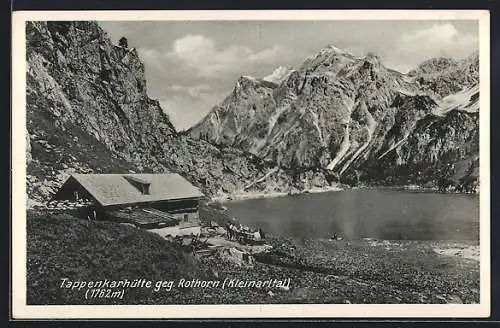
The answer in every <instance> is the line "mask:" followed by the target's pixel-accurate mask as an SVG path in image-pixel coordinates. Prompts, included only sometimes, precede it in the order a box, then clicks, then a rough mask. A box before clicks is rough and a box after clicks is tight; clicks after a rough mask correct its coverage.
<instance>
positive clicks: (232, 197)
mask: <svg viewBox="0 0 500 328" xmlns="http://www.w3.org/2000/svg"><path fill="white" fill-rule="evenodd" d="M347 190H394V191H408V192H423V193H444V194H464V195H479V192H477V193H464V192H455V191H446V192H443V191H439V189H438V188H436V187H423V186H418V185H402V186H364V185H363V186H355V187H351V186H346V185H337V186H328V187H314V188H309V189H304V190H301V191H291V192H279V191H269V192H268V191H250V192H240V193H234V194H218V195H215V196H213V197H211V200H213V201H217V202H226V201H240V200H247V199H263V198H277V197H285V196H294V195H303V194H314V193H325V192H334V191H347Z"/></svg>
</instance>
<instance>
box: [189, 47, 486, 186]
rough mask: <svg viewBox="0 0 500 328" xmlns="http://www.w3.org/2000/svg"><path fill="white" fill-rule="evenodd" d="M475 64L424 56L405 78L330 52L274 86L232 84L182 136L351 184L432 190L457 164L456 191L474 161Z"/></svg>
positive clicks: (375, 61) (245, 80)
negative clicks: (446, 170)
mask: <svg viewBox="0 0 500 328" xmlns="http://www.w3.org/2000/svg"><path fill="white" fill-rule="evenodd" d="M478 64H479V61H478V56H477V54H474V55H472V56H470V57H468V58H466V59H464V60H461V61H454V60H451V59H443V58H441V59H432V60H429V61H426V62H424V63H422V64H421V65H419V67H418V68H417V69H415V70H413V71H411V72H410V74H408V75H404V74H401V73H399V72H396V71H393V70H390V69H387V68H386V67H384V66H383V65H382V63H381V62H380V60H379V58H378V57H377V56H376V55H373V54H369V55H367V56H365V57H362V58H357V57H355V56H353V55H351V54H349V53H347V52H344V51H342V50H340V49H338V48H335V47H333V46H329V47H326V48H324V49H322V50H321V51H320V52H319V53H318V54H316V55H315V56H311V57H309V58H307V59H306V60H305V61H304V63H303V64H302V66H301V67H300V68H299V70H297V71H293V72H291V73H290V74H288V75H287V78H286V79H285V80H283V81H282V82H281V84H279V85H278V86H276V85H272V86H268V85H265V84H263V83H262V82H261V80H258V79H253V78H249V77H242V78H240V79H239V80H238V82H237V84H236V87H235V89H234V90H233V92H232V93H231V94H230V95H229V96H228V97H227V98H226V99H225V100H224V101H223V102H222V103H221V105H219V106H216V107H214V108H213V109H212V111H211V112H210V113H209V114H208V115H207V116H206V117H205V119H204V120H202V121H201V122H200V123H199V124H197V125H196V126H194V127H193V128H192V129H190V131H189V134H190V135H191V136H192V137H194V138H201V139H205V140H208V141H209V142H211V143H214V144H218V145H225V146H232V147H238V148H240V149H242V150H244V151H248V152H251V153H253V154H255V155H256V156H258V157H260V158H263V159H265V160H266V161H268V162H271V163H276V164H277V165H278V166H280V167H282V168H284V169H285V170H286V169H289V170H291V171H293V172H296V171H316V172H321V173H322V174H323V175H324V176H325V177H327V178H328V179H327V180H330V181H332V180H333V181H341V182H346V183H349V184H358V183H360V182H365V183H370V184H374V183H383V184H390V185H393V184H412V183H418V184H429V185H430V186H437V185H439V184H440V183H439V181H441V180H442V179H443V174H444V173H443V170H444V167H448V166H449V165H452V164H456V163H461V164H460V165H459V166H460V167H462V166H466V167H468V168H467V170H465V171H464V170H460V171H461V174H463V175H462V176H458V175H456V174H455V173H454V174H452V175H453V176H454V178H453V179H451V180H450V179H448V180H449V181H451V182H450V183H449V185H451V186H455V187H457V186H459V185H460V183H461V182H460V181H459V180H460V179H462V180H463V179H466V177H468V175H469V174H470V172H472V171H474V170H473V169H470V168H471V167H475V164H474V163H476V162H477V158H478V154H479V151H478V149H479V148H478V136H479V125H478V111H479V106H478V97H479V91H478V81H479V80H478V66H479V65H478ZM416 167H418V168H420V169H419V170H417V172H420V173H417V174H413V173H412V172H413V169H414V168H416ZM410 173H411V174H410ZM447 174H448V175H450V174H451V173H447Z"/></svg>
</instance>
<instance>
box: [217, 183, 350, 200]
mask: <svg viewBox="0 0 500 328" xmlns="http://www.w3.org/2000/svg"><path fill="white" fill-rule="evenodd" d="M342 190H344V188H342V187H340V186H330V187H324V188H321V187H317V188H310V189H305V190H302V191H293V192H279V191H273V192H259V191H251V192H243V193H234V194H222V195H220V194H219V195H216V196H214V197H212V198H211V199H212V200H213V201H218V202H225V201H233V200H247V199H262V198H276V197H285V196H293V195H301V194H312V193H323V192H332V191H342Z"/></svg>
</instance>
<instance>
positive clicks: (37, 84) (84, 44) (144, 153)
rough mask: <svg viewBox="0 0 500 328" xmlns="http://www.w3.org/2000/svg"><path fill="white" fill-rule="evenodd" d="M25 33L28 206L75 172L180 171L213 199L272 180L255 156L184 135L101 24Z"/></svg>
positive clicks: (133, 55) (35, 25) (38, 25)
mask: <svg viewBox="0 0 500 328" xmlns="http://www.w3.org/2000/svg"><path fill="white" fill-rule="evenodd" d="M26 33H27V53H26V61H27V72H26V77H27V89H26V92H27V109H26V110H27V129H28V135H29V142H27V143H28V146H29V147H28V148H27V161H28V181H27V184H28V195H29V197H30V199H33V200H38V201H44V200H47V198H49V197H50V195H51V194H52V193H53V192H54V190H55V189H56V188H57V187H58V186H59V185H60V184H61V183H62V182H63V181H64V180H65V178H66V177H67V176H68V174H70V173H72V172H77V173H90V172H101V173H122V172H168V171H174V172H179V173H181V174H182V175H184V176H185V177H186V178H187V179H189V180H190V181H192V182H193V183H195V184H197V185H199V186H200V187H202V189H204V190H205V192H207V193H208V194H211V195H212V194H215V193H219V192H225V193H232V192H241V191H244V187H245V186H247V185H248V184H251V183H252V182H254V181H255V180H257V179H261V178H262V177H263V176H266V175H267V174H268V173H269V172H268V171H270V169H271V168H270V167H269V165H268V164H266V163H264V162H263V161H262V160H260V159H258V158H256V157H255V156H253V155H251V154H247V153H244V152H243V151H241V150H238V149H231V148H229V147H215V146H213V145H211V144H209V143H208V142H206V141H198V140H191V139H190V138H188V137H187V136H181V135H179V134H178V133H177V132H176V131H175V129H174V127H173V126H172V124H171V123H170V121H169V118H168V117H167V115H165V114H164V112H163V111H162V109H161V108H160V105H159V103H158V101H156V100H152V99H150V98H149V97H148V95H147V91H146V81H145V77H144V76H145V75H144V65H143V64H142V62H141V61H140V58H139V57H138V54H137V52H136V51H135V49H133V48H124V47H121V46H117V45H114V44H112V43H111V41H110V40H109V38H108V37H107V36H106V33H105V32H104V31H103V30H102V29H101V28H100V27H99V26H98V24H97V23H95V22H30V23H28V24H27V25H26ZM267 84H268V85H271V84H272V83H271V82H268V83H267ZM269 179H273V182H274V183H272V182H271V181H269ZM280 179H281V176H280V174H279V173H278V172H275V171H272V172H271V173H270V174H269V175H268V176H267V178H266V179H264V180H263V182H262V183H260V184H253V185H252V188H257V189H259V188H262V187H263V185H264V184H265V182H266V181H268V182H269V186H268V188H271V190H272V189H273V188H284V186H286V183H283V184H280V182H279V181H280ZM252 188H250V189H249V190H252Z"/></svg>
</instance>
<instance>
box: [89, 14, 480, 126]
mask: <svg viewBox="0 0 500 328" xmlns="http://www.w3.org/2000/svg"><path fill="white" fill-rule="evenodd" d="M99 24H100V25H101V27H102V28H103V29H104V30H105V31H106V32H107V33H108V36H109V37H110V38H111V40H112V41H113V42H114V43H116V44H118V40H119V39H120V38H121V37H122V36H124V37H126V38H127V39H128V45H129V47H134V48H136V49H137V51H138V52H139V56H140V57H141V59H142V61H143V62H144V64H145V70H146V80H147V88H148V95H149V96H150V97H151V98H153V99H157V100H158V101H160V104H161V106H162V108H163V110H164V111H165V112H166V113H167V114H168V115H169V117H170V120H171V121H172V123H173V124H174V126H175V127H176V129H177V130H184V129H187V128H189V127H190V126H192V125H194V124H196V123H197V122H199V121H200V120H201V119H202V118H203V117H204V116H205V115H206V114H207V113H208V111H209V110H210V109H211V108H212V107H213V106H215V105H217V104H218V103H220V102H221V101H222V100H224V98H225V97H226V96H227V95H228V94H229V93H230V92H231V90H232V89H233V88H234V85H235V82H236V80H237V79H238V78H239V77H240V76H242V75H250V76H254V77H257V78H262V77H265V76H267V75H269V74H271V73H272V72H273V70H274V69H276V68H277V67H279V66H289V67H292V68H294V69H297V68H298V67H299V66H300V64H301V63H302V62H303V61H304V59H305V58H306V57H308V56H310V55H313V54H315V53H316V52H318V51H319V50H320V49H321V48H323V47H325V46H328V45H334V46H336V47H338V48H341V49H344V50H347V51H349V52H351V53H352V54H353V55H355V56H364V55H366V54H367V53H369V52H372V53H375V54H377V55H378V56H379V58H380V59H381V61H382V63H383V64H384V65H385V66H386V67H389V68H392V69H395V70H398V71H400V72H402V73H406V72H407V71H408V70H410V69H412V68H414V67H416V66H417V65H418V64H419V63H421V62H422V61H424V60H426V59H429V58H432V57H451V58H456V59H460V58H464V57H466V56H468V55H470V54H471V53H472V52H474V51H476V50H477V49H478V42H479V34H478V33H479V32H478V24H477V21H464V20H460V21H458V20H457V21H443V20H441V21H429V20H426V21H366V20H365V21H105V22H104V21H102V22H99Z"/></svg>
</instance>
